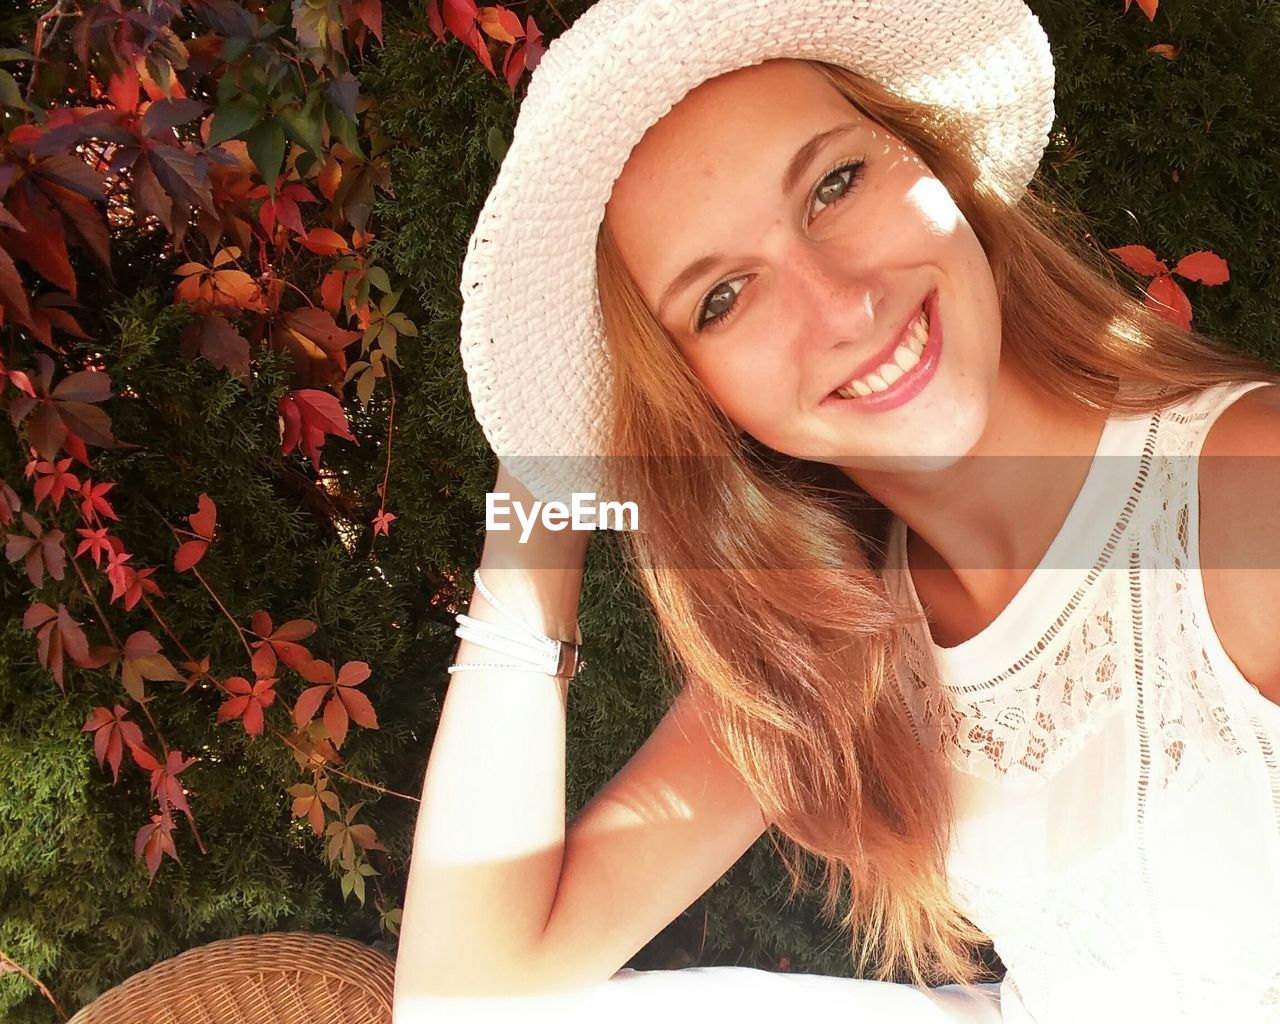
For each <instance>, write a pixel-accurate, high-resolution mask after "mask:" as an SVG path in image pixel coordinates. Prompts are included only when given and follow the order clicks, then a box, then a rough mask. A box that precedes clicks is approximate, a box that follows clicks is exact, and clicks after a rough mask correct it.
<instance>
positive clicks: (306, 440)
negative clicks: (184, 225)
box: [279, 331, 358, 472]
mask: <svg viewBox="0 0 1280 1024" xmlns="http://www.w3.org/2000/svg"><path fill="white" fill-rule="evenodd" d="M351 333H352V334H355V332H354V331H352V332H351ZM356 336H357V337H358V335H356ZM279 409H280V413H281V415H282V416H283V417H284V420H285V431H284V436H283V438H282V441H281V446H280V454H281V455H288V454H289V452H291V451H293V449H294V446H295V445H297V444H298V443H299V441H301V446H302V451H303V453H304V454H306V455H308V456H310V458H311V463H312V466H313V467H314V468H315V469H316V471H317V472H318V471H319V469H320V448H321V446H322V445H323V444H324V442H325V438H326V435H328V434H333V435H335V436H337V437H341V438H344V439H345V440H348V441H354V440H355V437H354V436H353V435H352V433H351V428H350V426H349V425H348V424H347V416H346V413H345V412H343V409H342V403H341V402H340V401H339V400H338V397H337V396H336V395H334V394H333V393H332V392H328V391H319V390H316V389H314V388H303V389H301V390H298V391H292V392H290V393H289V394H287V395H283V396H281V398H280V403H279Z"/></svg>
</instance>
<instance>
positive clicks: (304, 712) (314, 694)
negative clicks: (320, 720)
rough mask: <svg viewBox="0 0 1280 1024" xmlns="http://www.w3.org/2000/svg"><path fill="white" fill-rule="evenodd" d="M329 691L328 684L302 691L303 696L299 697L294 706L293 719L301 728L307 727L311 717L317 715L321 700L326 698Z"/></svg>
mask: <svg viewBox="0 0 1280 1024" xmlns="http://www.w3.org/2000/svg"><path fill="white" fill-rule="evenodd" d="M328 692H329V687H328V686H311V687H308V688H307V689H305V690H303V691H302V696H301V697H299V698H298V702H297V703H296V704H295V705H294V706H293V720H294V721H295V722H297V723H298V728H299V729H301V728H303V727H305V726H306V724H307V723H308V722H310V721H311V719H313V718H315V717H316V711H318V710H319V708H320V702H321V701H322V700H324V696H325V694H326V693H328Z"/></svg>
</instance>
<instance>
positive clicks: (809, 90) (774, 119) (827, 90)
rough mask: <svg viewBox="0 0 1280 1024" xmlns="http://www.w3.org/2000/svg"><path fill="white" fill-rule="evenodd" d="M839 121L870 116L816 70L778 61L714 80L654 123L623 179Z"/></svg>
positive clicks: (803, 65)
mask: <svg viewBox="0 0 1280 1024" xmlns="http://www.w3.org/2000/svg"><path fill="white" fill-rule="evenodd" d="M835 119H842V120H848V121H859V122H865V121H866V118H865V117H863V115H862V114H861V113H860V112H859V111H858V110H857V108H856V107H854V106H853V104H851V103H850V102H849V101H848V100H847V99H846V98H845V97H844V96H843V95H842V94H841V93H840V92H839V91H838V90H837V89H836V88H835V86H834V85H832V84H831V82H830V81H829V80H828V79H827V78H826V77H825V76H823V75H822V73H821V72H819V71H818V70H817V69H816V68H815V67H813V66H811V65H809V64H807V63H805V62H803V61H796V60H771V61H766V62H765V63H763V64H756V65H752V66H750V67H746V68H739V69H737V70H735V71H730V72H728V73H726V74H723V75H719V76H718V77H716V78H712V79H708V80H707V81H705V82H703V83H701V84H700V85H698V86H697V87H695V88H694V89H693V90H692V91H690V92H689V93H688V94H687V95H686V96H684V98H683V99H681V100H680V101H679V102H678V103H676V104H675V106H673V107H672V108H671V110H669V111H668V112H667V113H666V114H665V115H664V116H663V117H662V118H661V119H659V120H658V121H657V122H656V123H655V124H653V125H651V126H650V127H649V129H648V130H647V131H646V132H645V134H644V136H643V137H642V138H641V139H640V141H639V142H638V143H637V144H636V146H635V148H634V149H632V151H631V154H630V156H629V157H628V159H627V163H626V165H625V166H624V168H623V170H622V173H621V174H620V175H619V180H620V181H622V180H624V179H626V181H629V180H631V179H635V178H645V177H647V178H652V177H654V175H655V172H657V171H658V170H660V169H663V168H671V169H675V168H674V167H673V166H672V165H673V163H675V162H676V161H677V160H678V161H680V162H681V163H684V164H688V163H691V162H692V161H691V160H690V158H693V157H699V156H700V157H704V158H705V157H714V156H715V155H717V154H718V153H722V152H723V153H728V154H735V153H736V152H737V151H739V150H742V149H750V148H751V147H752V146H753V145H754V144H755V143H757V142H758V141H766V140H770V139H773V138H779V139H787V138H790V137H794V136H799V135H801V134H803V133H804V132H805V131H806V130H807V129H809V128H811V127H812V126H813V125H818V124H822V125H825V124H828V123H830V122H832V121H833V120H835Z"/></svg>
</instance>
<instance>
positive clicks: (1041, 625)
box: [886, 381, 1280, 1024]
mask: <svg viewBox="0 0 1280 1024" xmlns="http://www.w3.org/2000/svg"><path fill="white" fill-rule="evenodd" d="M1263 383H1264V382H1261V381H1259V382H1249V383H1245V384H1239V385H1225V386H1221V387H1216V388H1211V389H1208V390H1205V391H1203V392H1200V393H1199V394H1197V395H1195V396H1193V397H1192V398H1191V399H1189V400H1187V401H1184V402H1181V403H1178V404H1177V405H1175V406H1171V407H1168V408H1166V409H1164V410H1161V411H1160V412H1158V413H1155V414H1152V415H1149V416H1137V417H1125V418H1120V417H1113V418H1112V419H1111V420H1110V421H1109V422H1108V424H1107V425H1106V428H1105V429H1104V431H1103V435H1102V438H1101V441H1100V443H1099V447H1098V452H1097V457H1095V459H1094V461H1093V463H1092V466H1091V469H1090V472H1089V475H1088V477H1087V479H1086V481H1085V483H1084V485H1083V487H1082V489H1081V491H1080V494H1079V495H1078V497H1077V499H1076V502H1075V504H1074V506H1073V507H1072V509H1071V511H1070V513H1069V515H1068V516H1067V519H1066V521H1065V522H1064V523H1063V526H1062V530H1061V532H1060V533H1059V534H1058V536H1057V537H1056V538H1055V540H1054V542H1053V544H1052V545H1051V546H1050V549H1049V551H1048V552H1047V553H1046V555H1045V557H1044V559H1043V560H1042V562H1041V563H1040V566H1039V567H1038V568H1037V570H1036V571H1035V572H1034V573H1033V574H1032V576H1031V577H1030V579H1028V581H1027V583H1026V585H1025V586H1024V587H1023V589H1022V590H1021V591H1020V592H1019V593H1018V594H1017V595H1016V596H1015V598H1014V599H1013V601H1012V602H1011V603H1010V604H1009V605H1008V606H1007V607H1006V608H1005V609H1004V611H1003V612H1001V614H1000V615H999V616H998V617H997V618H996V620H995V621H994V622H992V623H991V624H990V625H989V626H988V627H987V628H985V629H984V630H982V631H981V632H980V633H978V634H977V635H976V636H974V637H973V638H971V639H970V640H967V641H965V642H964V643H961V644H959V645H958V646H955V647H950V648H942V647H939V646H937V645H936V644H935V643H933V641H932V638H931V637H929V636H928V634H927V632H926V631H925V630H924V629H923V628H922V629H920V630H918V631H916V632H915V633H914V635H913V636H912V637H909V640H908V643H907V644H906V645H905V648H906V649H905V652H904V655H903V664H902V666H901V671H900V672H899V683H900V687H899V689H900V692H901V694H902V696H903V699H904V702H905V704H906V706H907V707H908V709H909V711H910V714H911V716H912V719H913V721H914V722H915V724H916V727H917V730H918V732H919V735H920V738H921V742H922V743H936V744H941V745H942V747H943V748H945V750H946V751H947V754H948V757H949V760H950V762H951V764H952V766H953V769H954V783H955V793H956V799H957V822H956V829H955V834H954V842H953V844H952V847H951V851H950V854H949V858H948V871H949V875H950V877H951V879H952V881H953V885H954V889H955V891H956V893H957V896H958V898H960V899H961V901H962V905H963V906H965V908H966V911H967V912H968V913H969V915H970V917H971V919H972V920H973V921H974V923H975V924H977V925H978V926H979V927H980V928H982V929H983V930H984V931H986V932H987V934H988V935H990V936H991V938H992V939H993V941H994V943H995V946H996V950H997V952H998V953H999V954H1000V957H1001V959H1002V960H1003V961H1004V963H1005V965H1006V967H1007V968H1008V974H1007V975H1006V977H1005V982H1004V985H1003V987H1002V993H1001V1010H1002V1015H1003V1019H1004V1020H1005V1021H1006V1022H1010V1024H1014V1022H1026V1021H1035V1022H1037V1024H1079V1022H1083V1021H1089V1022H1093V1021H1113V1020H1114V1021H1135V1020H1138V1021H1148V1020H1150V1021H1161V1022H1162V1024H1163V1022H1173V1021H1203V1022H1210V1021H1212V1022H1217V1021H1230V1022H1232V1024H1245V1022H1253V1021H1280V760H1278V759H1277V750H1280V706H1277V705H1275V704H1273V703H1271V702H1270V701H1268V700H1267V699H1266V698H1264V697H1263V696H1262V695H1261V694H1260V693H1259V692H1258V691H1257V690H1256V689H1255V688H1254V687H1253V686H1252V685H1250V684H1249V683H1248V682H1247V681H1246V680H1245V679H1244V677H1243V676H1242V675H1241V674H1240V672H1239V671H1238V669H1237V668H1236V667H1235V665H1234V664H1233V663H1232V662H1231V660H1230V658H1229V657H1228V656H1227V654H1226V652H1225V650H1224V649H1223V647H1222V645H1221V643H1220V641H1219V640H1218V637H1217V635H1216V633H1215V632H1214V629H1213V626H1212V623H1211V621H1210V619H1209V615H1208V612H1207V609H1206V605H1205V600H1204V591H1203V588H1202V586H1201V582H1200V574H1199V560H1198V549H1199V508H1198V489H1197V476H1198V475H1197V465H1198V455H1199V452H1200V448H1201V445H1202V444H1203V440H1204V436H1205V434H1206V433H1207V432H1208V430H1209V427H1210V426H1211V425H1212V422H1213V420H1214V419H1215V418H1216V416H1217V415H1218V414H1219V413H1220V412H1221V411H1222V409H1223V408H1225V407H1226V406H1227V405H1229V404H1230V403H1231V402H1232V401H1234V400H1235V399H1236V398H1238V397H1239V396H1240V395H1242V394H1244V393H1245V392H1247V391H1249V390H1252V389H1253V388H1254V387H1259V386H1262V385H1263ZM886 581H887V583H888V585H889V586H890V588H891V592H893V593H895V594H896V595H897V596H899V597H901V598H903V599H905V600H908V601H911V602H912V603H913V604H914V606H915V607H916V608H917V609H918V608H920V603H919V599H918V597H917V596H916V593H915V590H914V587H913V586H912V584H911V577H910V574H909V570H908V569H907V560H906V529H905V526H904V524H903V523H902V522H901V520H898V521H896V522H895V523H894V526H893V529H892V531H891V533H890V538H889V550H888V567H887V572H886Z"/></svg>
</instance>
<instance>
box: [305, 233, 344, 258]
mask: <svg viewBox="0 0 1280 1024" xmlns="http://www.w3.org/2000/svg"><path fill="white" fill-rule="evenodd" d="M298 241H299V242H301V243H302V245H303V247H304V248H306V249H309V250H310V251H311V252H314V253H315V254H316V255H318V256H333V255H334V254H335V253H340V252H350V251H351V246H349V245H348V244H347V240H346V239H345V238H343V237H342V236H341V235H340V234H338V232H336V231H334V230H332V229H331V228H312V229H311V230H310V231H308V232H307V233H306V234H305V235H300V236H299V238H298Z"/></svg>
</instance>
